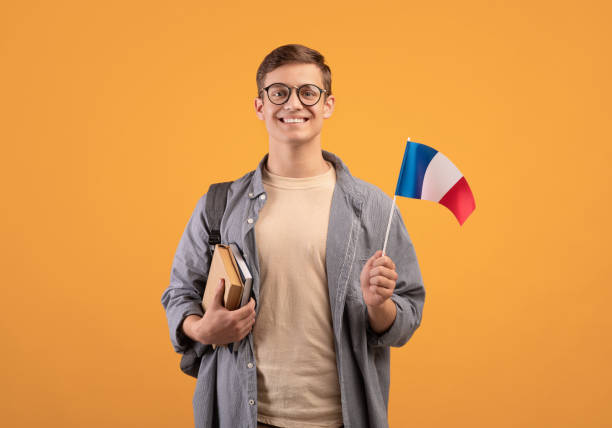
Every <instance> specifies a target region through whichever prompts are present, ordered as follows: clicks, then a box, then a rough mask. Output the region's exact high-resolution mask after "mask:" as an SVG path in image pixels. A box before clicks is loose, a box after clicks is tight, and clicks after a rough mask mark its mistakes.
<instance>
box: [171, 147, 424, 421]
mask: <svg viewBox="0 0 612 428" xmlns="http://www.w3.org/2000/svg"><path fill="white" fill-rule="evenodd" d="M267 157H268V155H266V156H264V158H263V159H262V160H261V162H260V163H259V166H258V167H257V169H256V170H254V171H251V172H249V173H247V174H245V175H244V176H243V177H241V178H239V179H238V180H236V181H235V182H234V183H233V184H232V185H231V187H230V190H229V193H228V201H227V209H226V212H225V215H224V218H223V221H222V223H221V240H222V242H223V243H232V242H233V243H236V244H238V246H239V247H240V248H241V249H242V251H243V253H244V257H245V259H246V261H247V263H248V264H249V265H250V269H251V271H252V274H253V290H252V291H253V297H254V299H255V301H256V302H257V300H258V299H259V287H260V283H259V265H258V258H257V246H256V245H255V230H254V227H255V223H256V222H257V216H258V213H259V211H260V210H261V208H262V207H263V205H264V204H265V200H266V199H265V198H260V195H262V194H265V190H264V187H263V184H262V181H261V177H262V168H263V165H265V162H266V160H267ZM323 157H324V158H325V159H326V160H328V161H330V162H331V163H332V164H333V165H334V167H335V169H336V185H335V188H334V193H333V196H332V204H331V210H330V217H329V226H328V232H327V243H326V259H325V265H326V269H327V282H328V287H329V302H330V309H331V314H332V324H333V330H334V331H333V333H334V346H335V350H336V364H337V367H338V378H339V381H340V391H341V402H342V416H343V419H344V425H345V427H351V428H361V427H364V428H365V427H376V428H379V427H380V428H385V427H388V420H387V407H388V401H389V381H390V373H389V357H390V350H389V347H390V346H402V345H403V344H405V343H406V342H407V341H408V339H410V337H411V336H412V334H413V333H414V331H415V330H416V329H417V328H418V327H419V325H420V323H421V317H422V313H423V304H424V301H425V288H424V287H423V280H422V277H421V272H420V270H419V266H418V262H417V259H416V254H415V251H414V247H413V245H412V242H411V240H410V237H409V236H408V232H407V231H406V227H405V226H404V222H403V220H402V217H401V215H400V212H399V210H398V209H397V207H395V208H394V213H393V220H392V223H391V230H390V232H389V240H388V244H387V248H386V254H387V255H388V256H389V257H390V258H391V259H392V260H393V261H394V262H395V265H396V271H397V274H398V279H397V281H396V286H395V290H394V294H393V295H392V296H391V299H392V300H393V301H394V302H395V304H396V306H397V315H396V318H395V321H394V322H393V324H392V325H391V327H390V328H389V329H388V330H387V331H386V332H384V333H382V334H376V333H375V332H374V331H372V329H371V328H370V326H369V323H368V314H367V307H366V305H365V303H364V301H363V296H362V293H361V285H360V281H359V274H360V272H361V269H362V267H363V265H364V264H365V262H366V261H367V259H368V258H370V257H371V256H372V254H374V253H375V252H376V250H380V249H382V245H383V241H384V236H385V232H386V226H387V221H388V216H389V212H390V210H391V204H392V202H391V199H390V198H389V197H388V196H387V195H386V194H384V193H383V192H382V191H381V190H380V189H378V188H377V187H376V186H374V185H372V184H369V183H367V182H365V181H363V180H360V179H358V178H356V177H353V176H352V175H351V174H350V173H349V171H348V168H347V167H346V165H345V164H344V162H342V160H340V158H338V157H337V156H336V155H334V154H332V153H330V152H327V151H323ZM205 202H206V195H203V196H202V197H201V198H200V200H199V201H198V203H197V205H196V208H195V210H194V212H193V215H192V216H191V219H190V220H189V222H188V224H187V227H186V228H185V231H184V233H183V236H182V238H181V241H180V243H179V245H178V249H177V251H176V255H175V257H174V261H173V264H172V271H171V275H170V285H169V286H168V287H167V288H166V290H165V291H164V292H163V295H162V299H161V300H162V304H163V306H164V309H165V310H166V315H167V318H168V326H169V328H170V339H171V341H172V345H173V346H174V349H175V351H176V352H178V353H184V352H185V351H187V350H188V349H190V347H193V346H194V342H193V341H192V340H191V339H189V338H188V337H186V336H185V335H184V334H183V332H182V330H181V324H182V322H183V319H184V318H185V317H186V316H187V315H190V314H197V315H200V316H201V315H203V310H202V306H201V301H202V295H203V290H204V286H205V284H206V277H207V272H208V266H209V263H210V256H209V253H208V249H207V245H208V231H207V230H206V227H205V225H204V221H203V216H204V215H205V214H204V207H205ZM257 311H258V306H256V312H257ZM198 349H200V351H199V354H201V355H202V362H201V364H200V367H199V371H198V378H197V382H196V387H195V393H194V396H193V409H194V419H195V426H196V427H197V428H204V427H207V428H208V427H221V428H236V427H240V428H242V427H249V428H256V426H257V371H256V366H255V358H254V352H253V337H252V334H249V335H248V336H247V337H246V338H245V339H243V340H242V341H241V342H240V346H239V347H238V349H237V352H235V353H234V352H231V351H230V348H228V347H217V348H216V349H215V350H214V351H213V349H212V347H211V346H209V345H206V346H202V345H201V344H200V345H199V346H198Z"/></svg>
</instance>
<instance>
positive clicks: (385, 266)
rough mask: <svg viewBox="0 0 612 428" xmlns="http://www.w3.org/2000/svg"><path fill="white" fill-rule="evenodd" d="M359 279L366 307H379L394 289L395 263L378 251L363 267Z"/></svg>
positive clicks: (395, 277)
mask: <svg viewBox="0 0 612 428" xmlns="http://www.w3.org/2000/svg"><path fill="white" fill-rule="evenodd" d="M359 279H360V280H361V292H362V294H363V300H364V301H365V304H366V305H368V307H370V306H372V307H376V306H380V305H382V304H383V303H384V302H385V301H386V300H387V299H389V298H390V297H391V295H392V294H393V290H394V289H395V280H396V279H397V272H395V263H393V260H391V259H390V258H389V256H383V255H382V251H381V250H378V251H377V252H375V253H374V255H373V256H372V257H370V258H369V259H368V261H367V262H366V264H365V265H364V266H363V269H362V270H361V275H360V276H359Z"/></svg>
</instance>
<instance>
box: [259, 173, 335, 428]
mask: <svg viewBox="0 0 612 428" xmlns="http://www.w3.org/2000/svg"><path fill="white" fill-rule="evenodd" d="M326 162H327V161H326ZM327 164H328V166H329V167H330V169H329V170H327V172H325V173H323V174H321V175H317V176H313V177H306V178H290V177H282V176H279V175H274V174H272V173H270V172H269V171H268V170H267V169H266V168H264V169H263V175H262V181H263V185H264V189H265V190H266V192H267V201H266V203H265V205H264V207H263V208H262V209H261V211H260V212H259V218H258V220H257V223H256V224H255V240H256V243H257V252H258V257H259V266H260V279H261V282H260V284H261V285H260V291H259V302H258V304H259V314H258V316H257V320H256V321H255V325H254V327H253V341H254V348H255V361H256V364H257V385H258V387H257V399H258V404H257V406H258V416H257V420H258V421H260V422H264V423H267V424H272V425H277V426H291V427H293V426H305V427H339V426H341V425H342V406H341V402H340V385H339V382H338V370H337V367H336V351H335V348H334V336H333V329H332V319H331V310H330V305H329V291H328V287H327V274H326V269H325V245H326V239H327V225H328V222H329V211H330V207H331V198H332V194H333V191H334V185H335V183H336V171H335V169H334V167H333V165H332V164H331V163H329V162H327Z"/></svg>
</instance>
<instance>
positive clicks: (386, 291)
mask: <svg viewBox="0 0 612 428" xmlns="http://www.w3.org/2000/svg"><path fill="white" fill-rule="evenodd" d="M370 291H371V292H372V293H376V294H378V295H379V296H380V297H382V298H383V300H386V299H388V298H390V297H391V296H392V295H393V289H391V288H386V287H380V286H378V285H370Z"/></svg>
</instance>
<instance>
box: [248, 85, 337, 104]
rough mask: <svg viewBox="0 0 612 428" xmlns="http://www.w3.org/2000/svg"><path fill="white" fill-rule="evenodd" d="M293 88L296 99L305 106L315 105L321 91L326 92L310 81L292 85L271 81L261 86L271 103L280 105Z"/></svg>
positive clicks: (287, 98)
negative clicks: (269, 83) (263, 86)
mask: <svg viewBox="0 0 612 428" xmlns="http://www.w3.org/2000/svg"><path fill="white" fill-rule="evenodd" d="M293 88H295V91H296V93H297V96H298V99H299V100H300V102H301V103H302V104H304V105H305V106H313V105H315V104H316V103H318V102H319V100H320V99H321V94H323V92H327V91H326V90H325V89H321V88H319V87H318V86H317V85H313V84H311V83H309V84H306V85H301V86H293V87H290V86H289V85H285V84H284V83H272V84H271V85H268V86H266V87H265V88H263V89H262V91H266V93H267V94H268V99H269V100H270V102H271V103H272V104H276V105H281V104H285V103H286V102H287V100H289V98H290V97H291V91H293ZM260 93H261V91H260Z"/></svg>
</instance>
